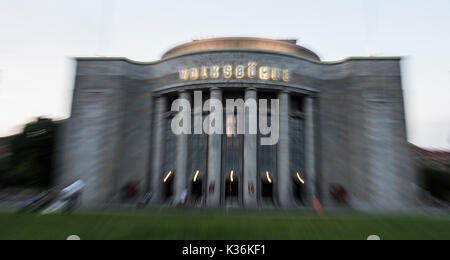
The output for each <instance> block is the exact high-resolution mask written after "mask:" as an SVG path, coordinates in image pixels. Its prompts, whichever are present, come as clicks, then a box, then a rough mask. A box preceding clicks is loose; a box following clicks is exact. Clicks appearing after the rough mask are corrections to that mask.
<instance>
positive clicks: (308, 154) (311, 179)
mask: <svg viewBox="0 0 450 260" xmlns="http://www.w3.org/2000/svg"><path fill="white" fill-rule="evenodd" d="M303 110H304V112H305V170H306V178H305V184H306V187H307V191H308V195H307V200H308V201H307V202H308V203H312V198H313V197H314V196H316V167H315V157H314V153H315V149H314V98H312V97H306V98H305V102H304V107H303Z"/></svg>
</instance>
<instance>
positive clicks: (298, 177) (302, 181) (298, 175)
mask: <svg viewBox="0 0 450 260" xmlns="http://www.w3.org/2000/svg"><path fill="white" fill-rule="evenodd" d="M297 179H298V180H299V181H300V182H301V183H302V184H305V181H304V180H303V179H302V177H300V174H299V173H298V172H297Z"/></svg>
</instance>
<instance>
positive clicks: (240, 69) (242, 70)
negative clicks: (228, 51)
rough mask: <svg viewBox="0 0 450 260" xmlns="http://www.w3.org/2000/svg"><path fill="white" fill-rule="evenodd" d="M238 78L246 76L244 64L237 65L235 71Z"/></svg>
mask: <svg viewBox="0 0 450 260" xmlns="http://www.w3.org/2000/svg"><path fill="white" fill-rule="evenodd" d="M234 74H235V75H236V78H237V79H242V78H244V76H245V67H244V65H237V66H236V72H235V73H234Z"/></svg>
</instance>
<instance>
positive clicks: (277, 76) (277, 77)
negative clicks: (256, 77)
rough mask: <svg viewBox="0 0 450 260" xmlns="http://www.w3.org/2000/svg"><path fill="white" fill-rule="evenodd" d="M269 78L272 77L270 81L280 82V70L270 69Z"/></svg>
mask: <svg viewBox="0 0 450 260" xmlns="http://www.w3.org/2000/svg"><path fill="white" fill-rule="evenodd" d="M271 77H272V80H280V79H281V70H280V69H279V68H272V71H271Z"/></svg>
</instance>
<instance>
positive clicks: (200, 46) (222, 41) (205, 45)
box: [162, 37, 320, 61]
mask: <svg viewBox="0 0 450 260" xmlns="http://www.w3.org/2000/svg"><path fill="white" fill-rule="evenodd" d="M296 43H297V41H296V40H271V39H262V38H249V37H229V38H212V39H206V40H195V41H192V42H189V43H185V44H182V45H179V46H177V47H175V48H173V49H170V50H169V51H167V52H166V53H165V54H164V55H163V57H162V58H163V59H167V58H172V57H176V56H180V55H185V54H190V53H196V52H207V51H230V50H232V51H236V50H253V51H263V52H264V51H266V52H279V53H285V54H288V55H292V56H297V57H302V58H306V59H310V60H315V61H320V58H319V56H318V55H317V54H315V53H314V52H312V51H310V50H308V49H306V48H304V47H302V46H299V45H297V44H296Z"/></svg>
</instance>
